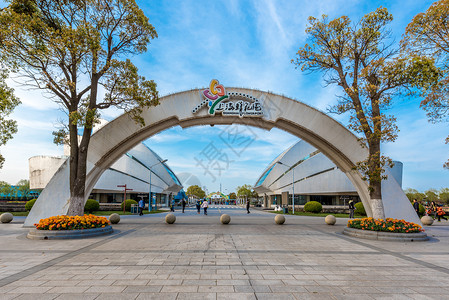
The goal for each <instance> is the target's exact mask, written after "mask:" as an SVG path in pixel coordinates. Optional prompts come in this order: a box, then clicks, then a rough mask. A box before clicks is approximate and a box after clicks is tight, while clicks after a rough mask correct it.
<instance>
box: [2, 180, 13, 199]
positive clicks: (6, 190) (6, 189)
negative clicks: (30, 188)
mask: <svg viewBox="0 0 449 300" xmlns="http://www.w3.org/2000/svg"><path fill="white" fill-rule="evenodd" d="M0 193H1V194H3V195H4V196H5V198H9V197H10V195H11V194H12V193H13V188H12V186H11V185H10V184H9V183H7V182H6V181H0Z"/></svg>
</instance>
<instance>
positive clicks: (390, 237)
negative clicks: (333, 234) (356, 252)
mask: <svg viewBox="0 0 449 300" xmlns="http://www.w3.org/2000/svg"><path fill="white" fill-rule="evenodd" d="M343 234H345V235H349V236H353V237H358V238H362V239H368V240H379V241H393V242H422V241H427V240H428V239H429V237H428V236H427V234H426V233H425V232H418V233H395V232H384V231H371V230H362V229H356V228H349V227H346V228H345V229H344V230H343Z"/></svg>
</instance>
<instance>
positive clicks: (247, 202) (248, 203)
mask: <svg viewBox="0 0 449 300" xmlns="http://www.w3.org/2000/svg"><path fill="white" fill-rule="evenodd" d="M249 205H250V201H249V199H246V213H247V214H249V213H250V211H249Z"/></svg>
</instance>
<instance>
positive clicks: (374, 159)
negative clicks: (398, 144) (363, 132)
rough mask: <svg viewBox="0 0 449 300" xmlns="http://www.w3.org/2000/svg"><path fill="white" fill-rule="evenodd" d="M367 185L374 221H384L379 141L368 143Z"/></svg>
mask: <svg viewBox="0 0 449 300" xmlns="http://www.w3.org/2000/svg"><path fill="white" fill-rule="evenodd" d="M368 167H369V173H370V175H369V185H370V199H371V210H372V212H373V218H374V219H385V212H384V205H383V202H382V176H381V171H380V170H381V167H382V166H381V161H380V141H375V142H373V143H370V147H369V158H368Z"/></svg>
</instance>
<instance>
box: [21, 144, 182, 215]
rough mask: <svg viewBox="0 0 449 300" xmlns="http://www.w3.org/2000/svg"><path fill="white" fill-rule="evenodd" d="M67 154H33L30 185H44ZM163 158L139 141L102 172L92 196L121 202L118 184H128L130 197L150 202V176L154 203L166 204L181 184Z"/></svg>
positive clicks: (121, 188) (121, 193) (160, 205)
mask: <svg viewBox="0 0 449 300" xmlns="http://www.w3.org/2000/svg"><path fill="white" fill-rule="evenodd" d="M65 150H66V149H65ZM64 152H66V151H64ZM67 158H68V156H61V157H51V156H34V157H31V158H30V159H29V170H30V188H32V189H44V188H45V186H46V185H47V184H48V182H49V181H50V179H51V178H52V177H53V175H54V174H55V173H56V171H57V170H58V169H59V168H60V167H61V166H62V165H63V163H64V162H65V161H66V160H67ZM162 161H163V160H162V158H161V157H159V156H158V155H157V154H156V153H155V152H154V151H152V150H151V149H150V148H148V147H147V146H146V145H145V144H143V143H139V144H138V145H137V146H136V147H134V148H133V149H131V150H130V151H128V152H127V153H126V154H125V155H123V156H122V157H121V158H120V159H118V160H117V161H116V162H115V163H114V164H113V165H112V166H111V167H110V168H109V169H107V170H106V171H105V172H104V173H103V174H102V176H101V177H100V179H99V180H98V182H97V183H96V184H95V186H94V189H93V190H92V192H91V194H90V196H89V198H90V199H95V200H97V201H98V202H100V203H121V202H122V201H123V200H124V187H119V186H123V185H125V184H126V188H127V189H130V190H129V191H127V192H126V193H127V195H126V198H127V199H134V200H139V199H141V198H142V199H144V200H145V202H148V199H149V193H150V180H151V193H152V196H153V199H152V205H153V207H154V205H156V207H164V206H167V205H168V203H169V201H170V199H171V197H172V195H176V193H178V192H179V191H180V190H181V189H182V185H181V183H180V181H179V179H178V178H177V177H176V175H175V174H174V172H173V171H172V170H171V169H170V168H169V167H168V165H167V164H166V163H165V162H162ZM150 173H151V175H150ZM150 177H151V178H150Z"/></svg>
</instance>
